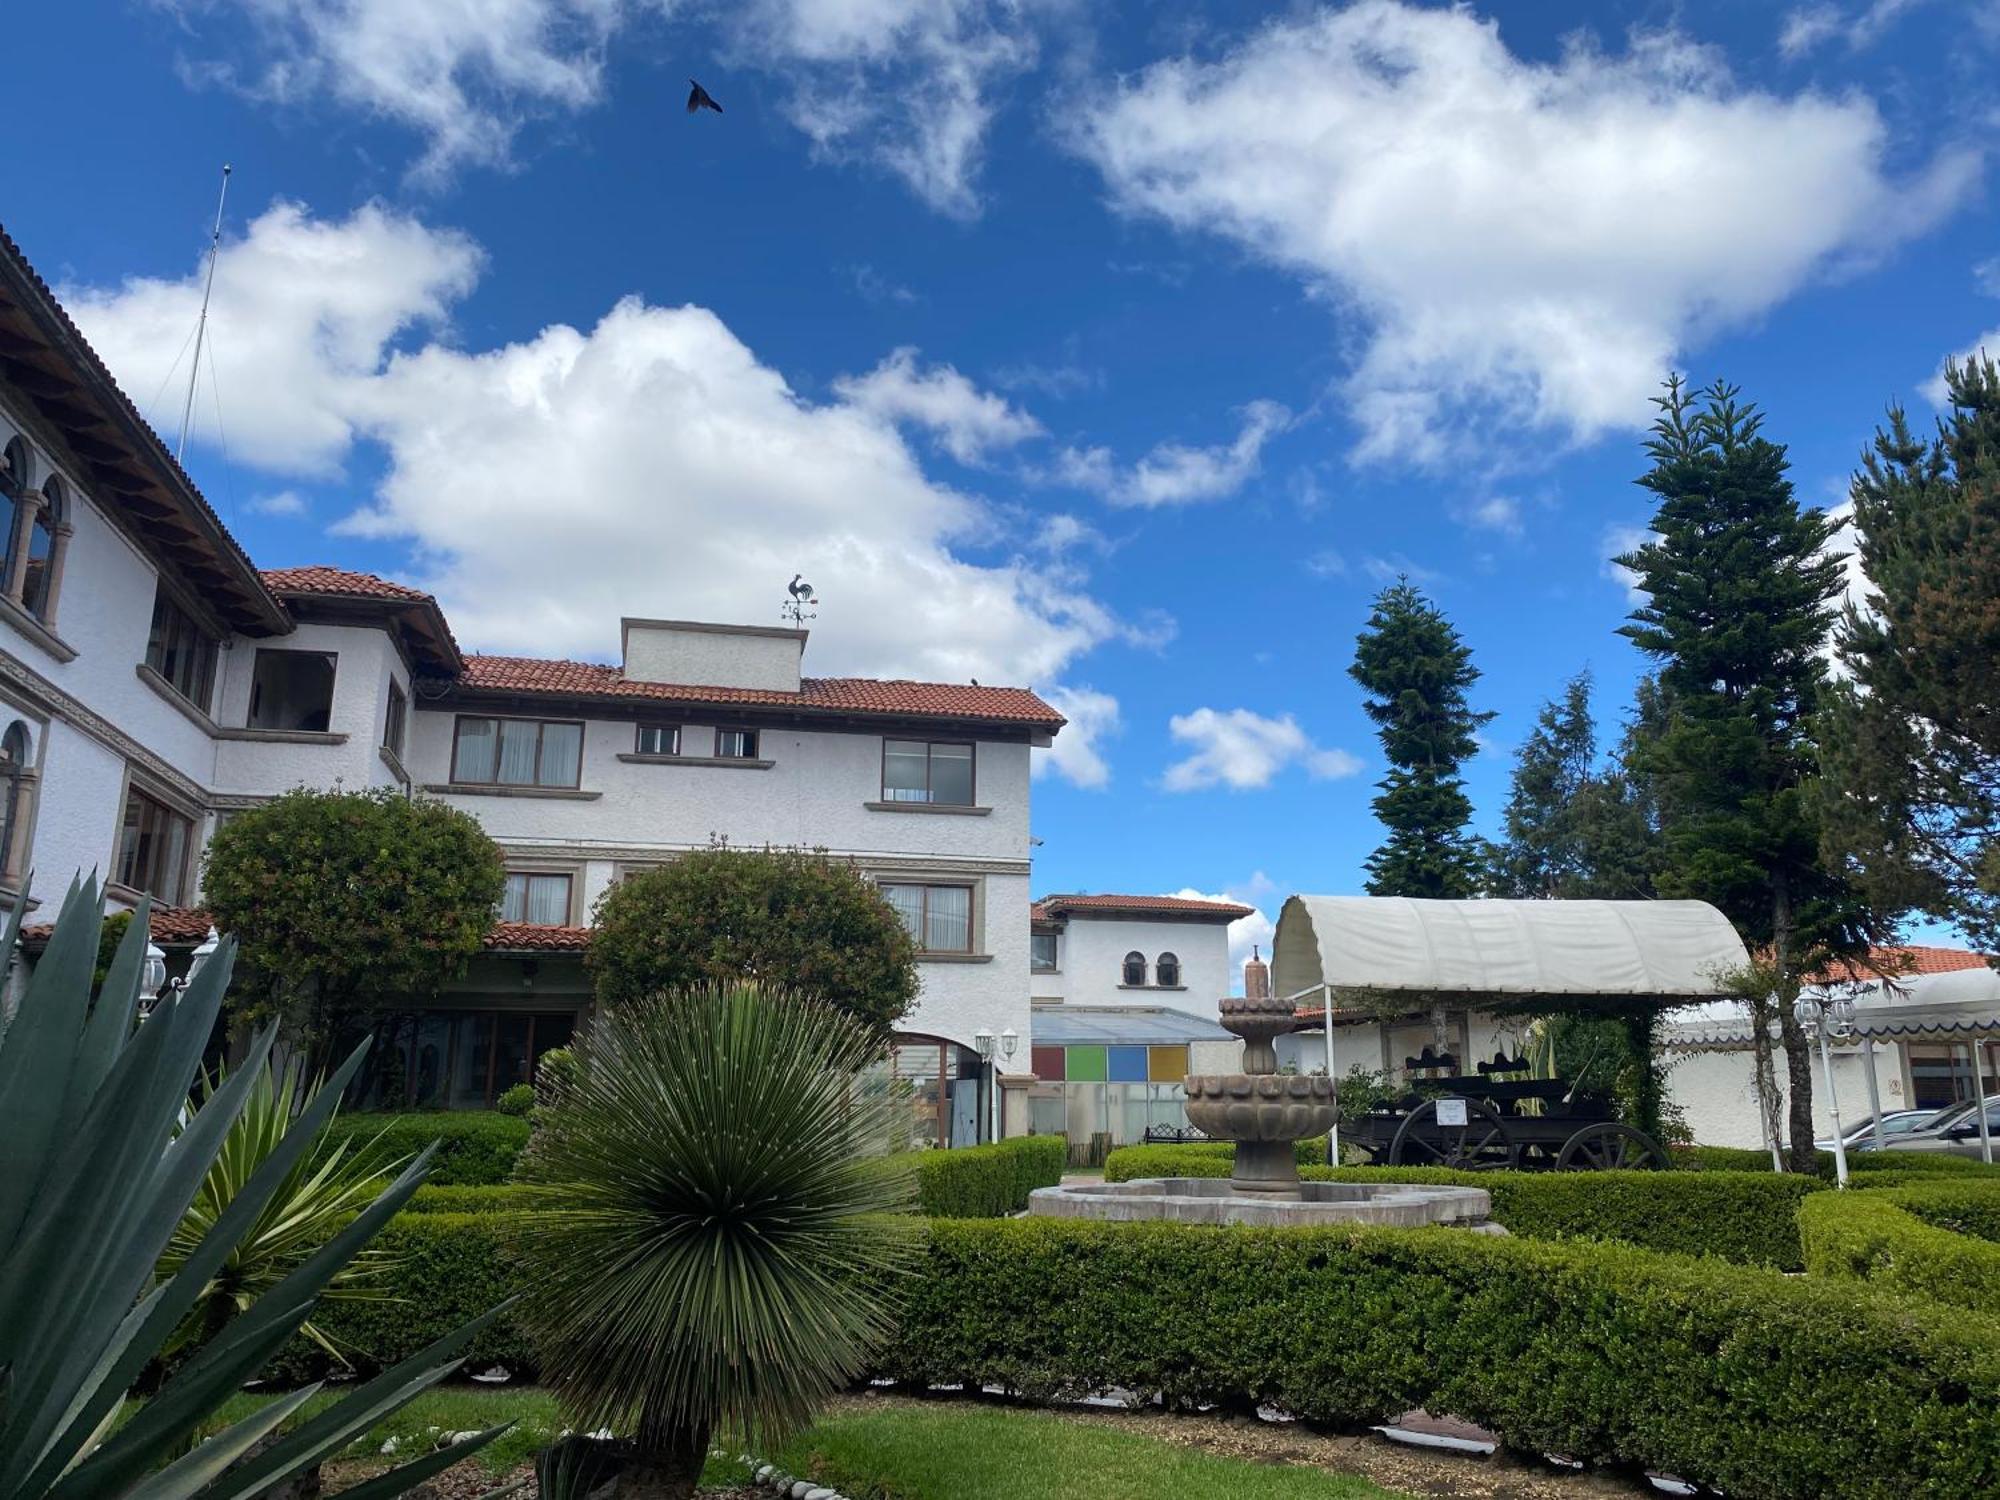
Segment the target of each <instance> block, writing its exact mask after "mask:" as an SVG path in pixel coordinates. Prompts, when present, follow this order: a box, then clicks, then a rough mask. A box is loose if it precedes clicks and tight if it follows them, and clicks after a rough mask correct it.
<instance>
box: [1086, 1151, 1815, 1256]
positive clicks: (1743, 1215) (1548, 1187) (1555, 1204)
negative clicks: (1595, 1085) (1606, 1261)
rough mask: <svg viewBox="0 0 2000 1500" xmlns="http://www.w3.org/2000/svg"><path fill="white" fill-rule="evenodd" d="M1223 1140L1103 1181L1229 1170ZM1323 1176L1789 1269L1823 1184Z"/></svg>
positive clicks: (1520, 1220)
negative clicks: (1443, 1195) (1423, 1190)
mask: <svg viewBox="0 0 2000 1500" xmlns="http://www.w3.org/2000/svg"><path fill="white" fill-rule="evenodd" d="M1229 1167H1230V1148H1229V1147H1227V1146H1220V1147H1217V1146H1128V1147H1125V1148H1124V1149H1122V1150H1118V1151H1114V1152H1112V1153H1111V1156H1110V1158H1109V1159H1108V1160H1107V1161H1106V1162H1105V1164H1104V1177H1105V1180H1106V1181H1107V1182H1125V1181H1128V1180H1130V1179H1131V1178H1134V1177H1226V1176H1228V1175H1229ZM1299 1175H1300V1176H1301V1177H1304V1178H1306V1179H1308V1180H1312V1181H1326V1182H1417V1183H1424V1182H1431V1183H1448V1184H1452V1185H1455V1186H1461V1187H1476V1188H1484V1189H1485V1190H1486V1191H1487V1192H1489V1193H1491V1194H1492V1195H1493V1218H1494V1220H1495V1221H1496V1222H1497V1223H1500V1224H1503V1225H1505V1226H1506V1227H1507V1229H1508V1231H1509V1232H1510V1233H1512V1234H1519V1235H1527V1236H1529V1237H1531V1238H1533V1239H1544V1240H1547V1239H1598V1240H1617V1241H1620V1242H1622V1243H1624V1244H1630V1245H1639V1246H1642V1247H1644V1248H1645V1249H1648V1250H1661V1251H1669V1252H1673V1253H1675V1254H1683V1255H1713V1256H1719V1257H1721V1258H1722V1259H1724V1260H1733V1261H1737V1262H1740V1263H1742V1264H1745V1265H1763V1266H1775V1267H1777V1268H1778V1269H1779V1270H1781V1271H1796V1270H1799V1269H1800V1268H1801V1267H1802V1266H1803V1265H1804V1260H1803V1257H1802V1255H1801V1252H1800V1248H1799V1231H1798V1223H1797V1212H1798V1205H1799V1200H1800V1199H1802V1198H1804V1197H1805V1196H1806V1195H1807V1194H1808V1193H1817V1192H1819V1191H1820V1190H1822V1189H1823V1188H1824V1187H1825V1186H1826V1184H1824V1183H1822V1182H1821V1181H1819V1179H1817V1178H1814V1177H1790V1176H1780V1175H1778V1174H1776V1173H1773V1172H1769V1171H1765V1172H1720V1171H1703V1172H1453V1171H1449V1170H1446V1169H1444V1168H1441V1167H1341V1168H1339V1169H1338V1170H1331V1169H1329V1168H1326V1167H1301V1168H1300V1169H1299Z"/></svg>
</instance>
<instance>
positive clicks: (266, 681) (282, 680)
mask: <svg viewBox="0 0 2000 1500" xmlns="http://www.w3.org/2000/svg"><path fill="white" fill-rule="evenodd" d="M333 665H334V664H333V657H332V656H331V655H329V654H327V653H325V652H321V651H259V652H258V653H257V661H256V664H255V665H254V666H253V667H252V668H251V672H250V727H251V728H252V729H294V730H310V731H323V730H325V729H326V728H327V726H328V725H329V724H330V723H331V722H332V720H333Z"/></svg>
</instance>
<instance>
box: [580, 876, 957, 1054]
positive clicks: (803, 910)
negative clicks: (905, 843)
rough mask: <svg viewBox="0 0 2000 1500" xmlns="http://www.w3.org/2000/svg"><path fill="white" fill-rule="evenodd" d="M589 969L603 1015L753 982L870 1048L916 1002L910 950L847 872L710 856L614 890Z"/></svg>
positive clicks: (601, 910) (863, 881)
mask: <svg viewBox="0 0 2000 1500" xmlns="http://www.w3.org/2000/svg"><path fill="white" fill-rule="evenodd" d="M596 923H597V930H596V932H595V933H594V934H593V935H592V937H591V943H590V969H591V973H592V975H593V977H594V979H595V983H596V988H597V998H598V999H599V1000H601V1001H603V1002H605V1003H606V1004H607V1005H614V1006H615V1005H623V1004H628V1003H633V1002H643V1001H647V1000H651V999H653V998H654V997H656V996H659V995H663V994H666V993H667V992H669V991H675V990H685V989H687V988H689V987H690V986H693V985H697V984H702V983H727V982H728V981H731V980H741V979H755V980H762V981H763V982H765V983H767V984H773V985H782V986H784V987H785V988H787V989H796V990H799V991H802V992H805V993H809V994H812V995H816V996H818V997H819V998H820V999H821V1000H823V1001H825V1002H826V1003H827V1004H829V1005H831V1006H833V1007H834V1008H835V1009H837V1010H842V1011H845V1012H846V1013H847V1014H849V1015H851V1016H853V1017H854V1018H855V1019H856V1020H858V1021H860V1022H861V1023H862V1024H863V1025H864V1026H866V1027H867V1028H868V1030H869V1032H870V1033H871V1034H872V1035H873V1036H874V1037H875V1038H876V1039H877V1041H878V1042H880V1041H886V1040H887V1038H888V1035H889V1032H890V1031H891V1029H893V1027H894V1026H895V1023H896V1022H897V1021H898V1020H900V1019H901V1018H902V1017H903V1015H904V1014H905V1013H906V1012H907V1011H908V1010H909V1008H910V1006H911V1005H912V1004H913V1003H914V1002H915V1000H916V994H917V971H916V953H917V948H916V943H915V941H914V939H912V937H911V935H910V932H909V929H908V928H907V927H905V926H904V924H903V919H902V918H901V917H899V916H897V914H896V910H895V908H894V907H892V906H891V905H890V904H889V902H888V901H887V900H885V899H884V897H883V894H882V892H881V890H879V889H878V888H877V887H876V886H875V885H874V884H872V883H871V882H870V881H869V880H868V879H867V878H866V877H865V876H863V875H862V874H861V872H860V871H859V870H857V869H856V868H855V867H854V866H853V865H852V864H851V863H849V862H847V861H844V860H836V859H832V858H830V857H828V856H827V855H826V854H825V853H824V852H823V851H815V850H804V849H767V850H762V851H755V852H753V851H748V850H740V849H730V848H727V847H725V846H722V845H718V846H716V847H714V848H711V849H701V850H696V851H695V852H693V853H691V854H684V855H682V856H680V857H679V858H678V859H675V860H674V861H673V862H672V863H671V864H666V865H662V866H661V867H660V868H658V869H656V870H647V871H644V872H642V873H641V874H638V875H634V876H633V877H632V878H631V879H629V880H626V881H623V882H621V883H620V884H618V885H615V886H613V887H612V888H611V889H610V890H609V891H608V892H606V893H605V896H604V899H603V900H602V901H600V902H599V903H598V906H597V913H596Z"/></svg>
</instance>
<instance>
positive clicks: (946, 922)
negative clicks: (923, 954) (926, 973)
mask: <svg viewBox="0 0 2000 1500" xmlns="http://www.w3.org/2000/svg"><path fill="white" fill-rule="evenodd" d="M925 925H926V928H927V931H926V933H925V938H924V946H925V947H926V948H928V949H930V950H931V951H932V952H934V953H969V952H971V951H972V892H971V891H970V890H968V889H967V888H966V887H964V886H962V885H934V886H932V887H931V888H930V920H929V921H928V922H927V923H926V924H925Z"/></svg>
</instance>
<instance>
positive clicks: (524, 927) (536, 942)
mask: <svg viewBox="0 0 2000 1500" xmlns="http://www.w3.org/2000/svg"><path fill="white" fill-rule="evenodd" d="M486 946H487V947H488V948H489V949H491V950H492V951H494V952H497V953H581V952H582V951H583V950H584V949H585V948H588V947H589V946H590V929H589V928H588V927H543V926H541V925H539V924H538V923H534V922H495V923H494V924H493V925H492V926H491V927H489V928H488V929H487V931H486Z"/></svg>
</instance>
